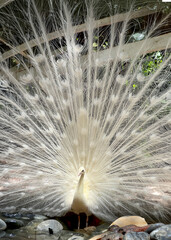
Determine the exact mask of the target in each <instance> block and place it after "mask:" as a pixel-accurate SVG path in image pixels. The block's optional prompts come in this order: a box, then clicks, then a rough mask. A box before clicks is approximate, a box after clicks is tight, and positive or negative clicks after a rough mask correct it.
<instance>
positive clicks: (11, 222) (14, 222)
mask: <svg viewBox="0 0 171 240" xmlns="http://www.w3.org/2000/svg"><path fill="white" fill-rule="evenodd" d="M4 221H5V222H6V224H7V228H9V229H17V228H20V227H23V226H24V223H23V221H21V220H18V219H12V218H5V219H4Z"/></svg>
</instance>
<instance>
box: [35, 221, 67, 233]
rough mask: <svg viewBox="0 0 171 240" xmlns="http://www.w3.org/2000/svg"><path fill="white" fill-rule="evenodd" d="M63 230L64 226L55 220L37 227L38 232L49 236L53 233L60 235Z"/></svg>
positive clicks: (44, 222)
mask: <svg viewBox="0 0 171 240" xmlns="http://www.w3.org/2000/svg"><path fill="white" fill-rule="evenodd" d="M62 229H63V226H62V225H61V224H60V223H59V222H58V221H56V220H53V219H50V220H46V221H43V222H41V223H40V224H39V225H38V226H37V231H40V232H45V233H48V234H49V233H50V234H52V232H53V234H55V233H58V232H60V231H61V230H62Z"/></svg>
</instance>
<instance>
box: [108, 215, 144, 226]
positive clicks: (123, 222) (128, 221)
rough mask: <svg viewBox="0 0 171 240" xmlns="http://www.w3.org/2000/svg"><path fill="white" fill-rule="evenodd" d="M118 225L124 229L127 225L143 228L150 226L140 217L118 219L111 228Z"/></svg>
mask: <svg viewBox="0 0 171 240" xmlns="http://www.w3.org/2000/svg"><path fill="white" fill-rule="evenodd" d="M112 225H117V226H119V227H124V226H127V225H135V226H137V227H143V226H146V225H148V223H147V222H146V221H145V219H144V218H142V217H139V216H124V217H120V218H118V219H116V220H115V221H114V222H113V223H112V224H111V225H110V226H112Z"/></svg>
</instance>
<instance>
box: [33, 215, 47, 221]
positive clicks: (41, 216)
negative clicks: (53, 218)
mask: <svg viewBox="0 0 171 240" xmlns="http://www.w3.org/2000/svg"><path fill="white" fill-rule="evenodd" d="M34 219H35V220H45V219H47V217H46V216H43V215H39V214H36V215H35V216H34Z"/></svg>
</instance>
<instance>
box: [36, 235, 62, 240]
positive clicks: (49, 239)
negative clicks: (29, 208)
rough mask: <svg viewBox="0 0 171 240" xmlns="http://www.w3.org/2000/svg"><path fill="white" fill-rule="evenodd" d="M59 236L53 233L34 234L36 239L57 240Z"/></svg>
mask: <svg viewBox="0 0 171 240" xmlns="http://www.w3.org/2000/svg"><path fill="white" fill-rule="evenodd" d="M59 238H60V237H59V236H55V235H46V234H41V235H37V236H36V240H58V239H59Z"/></svg>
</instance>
